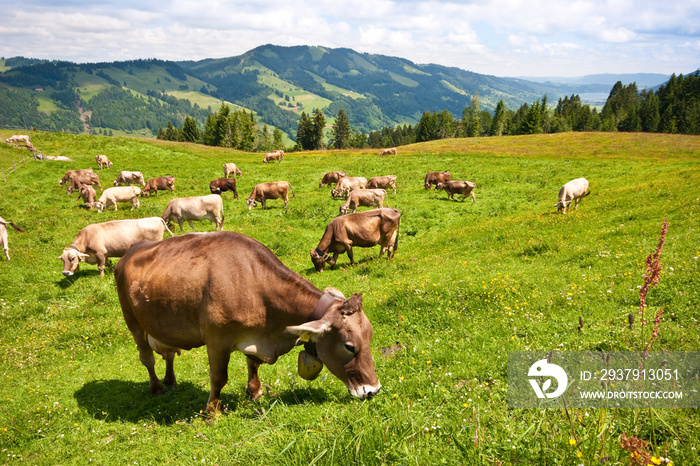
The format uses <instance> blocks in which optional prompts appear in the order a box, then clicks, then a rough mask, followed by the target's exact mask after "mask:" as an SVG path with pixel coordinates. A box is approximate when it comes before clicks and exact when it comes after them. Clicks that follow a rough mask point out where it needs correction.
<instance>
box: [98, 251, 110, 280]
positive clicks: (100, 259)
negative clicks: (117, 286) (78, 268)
mask: <svg viewBox="0 0 700 466" xmlns="http://www.w3.org/2000/svg"><path fill="white" fill-rule="evenodd" d="M95 257H96V258H97V270H99V271H100V278H102V277H104V276H105V263H106V262H107V257H106V256H105V255H104V254H100V253H97V254H95Z"/></svg>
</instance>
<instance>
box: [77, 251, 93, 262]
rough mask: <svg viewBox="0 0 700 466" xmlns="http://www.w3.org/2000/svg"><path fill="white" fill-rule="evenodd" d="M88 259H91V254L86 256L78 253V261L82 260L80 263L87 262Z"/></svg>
mask: <svg viewBox="0 0 700 466" xmlns="http://www.w3.org/2000/svg"><path fill="white" fill-rule="evenodd" d="M88 257H90V254H84V253H82V252H79V253H78V259H79V260H80V262H85V261H86V260H87V258H88Z"/></svg>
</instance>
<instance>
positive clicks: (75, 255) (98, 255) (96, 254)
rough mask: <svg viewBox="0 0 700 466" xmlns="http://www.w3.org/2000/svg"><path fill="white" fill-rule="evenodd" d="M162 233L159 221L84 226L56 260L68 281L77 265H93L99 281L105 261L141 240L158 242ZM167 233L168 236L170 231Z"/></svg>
mask: <svg viewBox="0 0 700 466" xmlns="http://www.w3.org/2000/svg"><path fill="white" fill-rule="evenodd" d="M166 229H167V227H166V226H165V222H164V221H163V219H161V218H160V217H150V218H140V219H129V220H113V221H111V222H104V223H93V224H91V225H88V226H86V227H85V228H83V229H82V230H80V231H79V232H78V234H77V235H76V237H75V239H74V240H73V243H72V244H71V245H70V246H68V247H67V248H65V249H64V250H63V253H62V254H61V255H60V256H59V259H61V260H62V261H63V275H65V276H66V277H70V276H71V275H73V274H74V273H75V272H77V271H78V268H79V265H80V263H81V262H87V263H88V264H97V269H98V270H99V272H100V277H103V276H104V269H105V263H106V262H107V258H109V257H121V256H123V255H124V254H125V253H126V251H128V250H129V248H130V247H131V245H132V244H134V243H137V242H139V241H142V240H146V239H148V240H162V239H163V233H164V232H165V230H166ZM168 233H170V234H172V233H171V232H170V230H168Z"/></svg>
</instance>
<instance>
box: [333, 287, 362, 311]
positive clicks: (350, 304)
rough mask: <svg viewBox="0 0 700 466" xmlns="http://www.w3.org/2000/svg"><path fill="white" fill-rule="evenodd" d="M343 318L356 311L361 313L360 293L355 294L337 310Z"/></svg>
mask: <svg viewBox="0 0 700 466" xmlns="http://www.w3.org/2000/svg"><path fill="white" fill-rule="evenodd" d="M338 310H339V311H340V313H341V314H342V315H343V316H350V315H353V314H354V313H356V312H357V311H362V293H355V294H354V295H352V296H351V297H350V299H348V300H347V301H345V302H344V303H343V305H342V306H340V307H339V308H338Z"/></svg>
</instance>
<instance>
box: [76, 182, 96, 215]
mask: <svg viewBox="0 0 700 466" xmlns="http://www.w3.org/2000/svg"><path fill="white" fill-rule="evenodd" d="M80 198H82V199H83V203H84V204H85V205H86V206H87V208H88V209H90V210H92V208H93V207H94V206H95V199H96V198H97V193H96V192H95V188H93V187H92V186H90V185H89V184H81V185H80V195H79V196H78V197H76V198H75V200H76V201H77V200H78V199H80Z"/></svg>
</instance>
